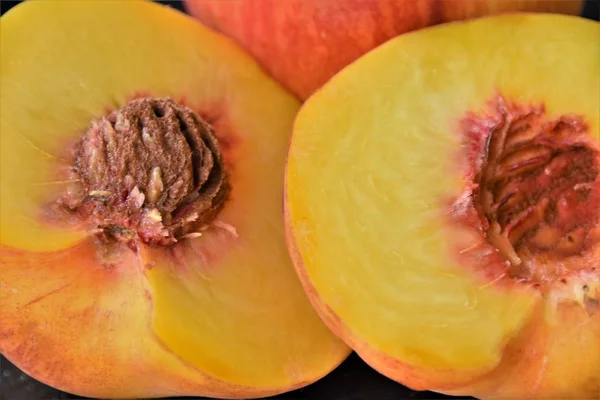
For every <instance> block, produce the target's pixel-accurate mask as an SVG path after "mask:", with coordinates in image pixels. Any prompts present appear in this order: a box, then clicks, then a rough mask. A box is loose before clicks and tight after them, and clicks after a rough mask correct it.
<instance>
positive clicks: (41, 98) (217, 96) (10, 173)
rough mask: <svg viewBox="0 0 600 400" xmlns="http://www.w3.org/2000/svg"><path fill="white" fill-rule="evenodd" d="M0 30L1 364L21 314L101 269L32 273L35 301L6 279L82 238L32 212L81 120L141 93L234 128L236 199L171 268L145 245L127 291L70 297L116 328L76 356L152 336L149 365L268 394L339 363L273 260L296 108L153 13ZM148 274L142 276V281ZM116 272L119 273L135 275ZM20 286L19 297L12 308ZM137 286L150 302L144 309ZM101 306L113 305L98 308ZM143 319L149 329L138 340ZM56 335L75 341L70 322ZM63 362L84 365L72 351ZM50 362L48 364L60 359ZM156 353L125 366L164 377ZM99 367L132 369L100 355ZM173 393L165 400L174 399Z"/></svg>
mask: <svg viewBox="0 0 600 400" xmlns="http://www.w3.org/2000/svg"><path fill="white" fill-rule="evenodd" d="M1 34H2V49H1V50H2V59H1V82H0V83H1V86H2V94H1V99H0V108H1V109H2V114H1V122H0V124H1V125H0V129H1V136H0V140H1V142H0V150H1V160H2V162H1V168H0V173H1V181H2V186H1V191H0V207H1V208H0V211H1V213H0V226H1V243H2V245H3V246H4V248H5V249H9V248H11V249H15V250H16V251H17V252H20V253H19V254H21V255H20V256H18V257H21V258H17V259H15V258H12V257H13V256H12V255H9V253H8V250H6V251H5V252H4V253H2V257H3V260H6V263H4V261H3V263H4V265H3V267H2V268H3V271H2V272H3V273H2V274H1V276H0V279H2V281H1V282H2V287H3V288H8V287H10V288H11V290H10V291H8V290H2V296H3V299H2V301H3V303H4V305H5V306H3V307H2V313H1V314H2V321H3V324H6V325H5V326H4V328H5V329H12V331H11V332H16V331H17V330H19V331H21V332H22V334H23V336H21V337H18V338H15V337H14V336H13V337H12V338H11V339H10V343H9V342H4V343H3V342H2V341H1V340H0V344H1V345H2V346H1V347H0V348H2V349H3V351H4V350H6V349H7V348H8V347H9V346H10V347H11V349H12V350H11V351H10V354H8V355H9V356H10V357H11V358H12V359H14V360H15V361H16V362H17V364H18V362H19V357H22V355H21V354H18V350H16V348H17V347H18V344H19V343H18V341H19V340H21V341H27V340H30V339H28V338H27V337H26V336H25V334H27V331H26V330H23V329H24V327H23V326H21V325H20V324H21V323H24V322H23V321H27V320H29V319H30V318H29V317H31V316H32V315H33V314H30V315H29V317H28V316H27V315H28V314H27V311H22V310H21V309H20V307H22V306H23V304H22V303H27V301H29V300H31V299H34V298H36V296H38V295H42V294H44V293H48V292H52V291H53V290H55V289H59V288H62V286H63V285H65V284H67V283H68V282H71V281H72V280H73V278H74V277H75V276H78V274H84V275H85V274H86V271H89V270H94V269H96V268H97V266H96V265H95V263H96V258H95V256H94V254H93V253H92V252H90V254H89V260H87V261H85V262H83V264H82V265H80V266H77V265H75V266H71V267H70V269H69V271H70V272H69V274H70V275H69V276H66V275H65V276H64V277H58V276H57V277H56V279H55V280H52V279H51V276H54V275H53V274H54V272H52V273H50V274H49V275H48V274H47V272H48V271H46V270H44V271H40V277H42V276H43V277H45V278H44V279H47V280H48V282H54V286H53V285H46V284H45V285H43V288H40V289H39V290H38V289H36V288H35V287H32V286H31V285H29V283H28V282H26V280H27V278H25V277H23V274H20V273H19V271H18V270H19V268H21V267H20V266H19V263H20V262H21V263H22V264H23V265H27V267H28V269H27V271H28V274H31V273H35V269H34V270H33V271H31V268H30V267H31V265H30V264H29V262H28V261H27V260H28V258H27V252H49V254H51V253H53V252H55V251H59V250H64V249H68V248H70V247H71V246H75V245H76V244H77V243H79V242H81V241H82V240H83V238H85V237H86V235H87V232H85V231H81V230H80V231H73V230H61V229H58V228H56V227H51V226H49V225H47V224H45V223H44V222H43V221H42V219H41V218H40V213H41V207H40V204H42V203H43V202H47V201H51V200H52V199H53V198H54V197H55V196H56V194H57V193H59V192H60V191H61V190H65V189H66V188H67V185H68V184H69V182H62V181H60V180H57V179H56V178H55V175H56V171H57V170H59V167H60V166H62V165H65V166H66V165H68V164H66V163H65V161H64V160H65V159H66V158H67V157H68V154H66V152H65V146H67V145H70V144H72V143H73V142H74V141H75V140H76V139H77V138H78V137H79V136H80V135H81V134H82V133H83V132H85V129H86V128H87V126H88V124H89V122H90V119H91V118H93V117H98V116H101V115H104V114H105V113H106V110H107V108H113V109H114V108H118V107H120V106H122V105H123V104H124V103H125V102H126V101H127V99H128V98H130V96H132V95H134V94H136V93H141V94H151V95H153V96H171V97H173V98H174V99H175V100H179V99H182V98H183V99H185V102H186V104H188V105H190V106H191V107H193V108H194V109H197V110H205V111H206V112H207V113H209V114H216V116H217V117H218V122H217V123H216V125H215V129H216V130H217V135H219V129H223V130H224V131H226V132H235V135H236V139H237V140H236V141H235V143H233V145H232V150H231V152H230V153H228V155H227V157H228V162H231V164H232V165H233V169H232V170H231V171H230V172H231V183H232V185H233V192H232V200H231V201H230V202H229V203H228V204H227V206H226V208H225V210H224V211H223V213H222V214H221V215H220V216H219V219H218V221H217V224H216V225H215V226H212V227H211V228H210V229H209V230H208V231H206V232H204V233H203V235H202V236H200V237H198V238H195V239H192V240H189V241H187V243H185V244H184V245H182V246H180V247H178V248H177V249H178V250H177V251H179V250H181V251H180V253H181V254H182V255H181V256H180V257H179V258H178V260H179V261H178V262H177V263H176V262H175V261H174V259H175V257H174V256H173V253H170V252H169V251H156V250H149V249H144V250H143V251H141V252H140V255H139V260H138V261H140V262H139V263H138V264H139V265H136V263H133V264H131V263H125V264H127V265H126V268H137V270H136V271H134V273H135V274H136V275H135V276H136V277H137V278H136V279H135V282H137V283H136V284H135V285H133V284H132V285H131V286H130V287H129V289H130V291H131V292H128V291H127V290H126V288H125V287H124V286H123V284H122V283H123V282H125V281H124V280H123V279H125V278H121V277H120V273H117V274H115V275H112V277H111V278H110V279H107V280H104V281H103V280H100V281H99V285H101V287H100V288H99V289H98V290H94V291H93V292H90V295H89V296H84V297H82V298H81V300H80V301H81V302H82V304H81V306H82V307H84V308H85V307H98V314H99V315H103V313H105V314H106V313H108V314H110V315H112V316H110V315H109V316H110V318H111V321H112V323H113V324H114V326H113V325H111V326H112V328H113V331H111V332H108V331H101V330H100V329H99V330H98V332H93V330H92V332H90V333H89V334H86V336H85V338H86V339H89V340H92V339H93V340H94V341H95V345H94V347H93V348H87V347H86V349H87V351H92V352H93V351H94V349H112V350H111V351H119V346H121V347H123V348H126V347H127V346H130V347H131V348H135V349H137V351H136V352H133V351H132V353H136V354H137V353H140V354H141V353H143V349H144V348H143V346H144V343H145V339H143V338H145V335H156V338H158V340H159V342H160V343H161V344H162V345H164V348H162V349H159V348H158V347H157V346H155V347H152V350H151V352H150V353H149V354H158V353H161V352H162V353H161V356H160V357H166V358H164V360H166V359H169V360H171V361H170V362H174V361H173V360H175V359H178V361H177V362H178V363H181V362H182V361H183V362H184V363H187V364H188V365H189V366H190V367H191V368H195V369H197V370H200V371H202V372H204V373H206V374H207V375H208V376H211V377H213V378H216V379H219V380H221V381H223V382H225V383H231V384H233V385H241V386H248V387H253V388H258V389H260V390H263V389H264V390H275V391H277V390H282V389H285V388H289V387H293V386H298V385H302V384H304V383H306V382H309V381H312V380H315V379H317V378H318V377H320V376H322V375H324V374H326V373H327V372H329V371H330V370H331V369H332V368H334V367H335V366H336V365H337V364H339V363H340V362H341V361H342V360H343V359H344V358H345V357H346V356H347V354H348V352H349V350H348V348H347V347H346V346H345V345H344V344H343V342H342V341H341V340H339V339H337V338H335V337H334V336H333V335H332V334H331V333H330V332H329V331H328V330H327V328H326V327H325V325H324V324H323V323H322V322H321V320H320V319H319V318H318V317H317V315H316V313H315V312H314V310H313V309H312V307H311V306H310V304H309V302H308V300H307V298H306V296H305V294H304V292H303V291H302V288H301V285H300V283H299V281H298V279H297V276H296V275H295V273H294V271H293V267H292V265H291V262H290V260H289V257H288V255H287V252H286V249H285V243H284V235H283V223H282V216H281V203H282V187H283V167H284V157H285V150H286V146H287V141H288V137H289V134H290V132H291V126H292V120H293V117H294V115H295V112H296V111H297V109H298V103H297V102H296V100H295V99H293V97H292V96H290V95H288V94H286V93H284V92H283V90H282V89H281V88H280V87H279V86H278V85H276V83H274V82H273V81H272V80H270V79H269V78H267V77H266V76H265V74H264V73H263V72H262V71H261V70H260V69H259V67H258V66H257V65H256V64H255V63H254V62H253V61H252V60H251V59H250V58H249V57H247V56H246V55H244V54H242V53H241V52H240V50H239V48H238V47H236V46H234V45H233V44H232V43H231V42H230V41H226V40H225V39H223V38H221V37H219V36H217V35H215V34H214V33H212V32H210V31H208V30H207V29H205V28H203V27H201V26H200V25H199V24H197V23H195V22H194V21H192V20H191V19H189V18H187V17H184V16H182V15H181V14H180V13H178V12H176V11H169V10H165V8H164V7H162V6H159V5H157V4H152V3H150V2H138V1H126V2H114V1H94V2H91V1H90V2H87V1H75V2H67V1H44V2H34V3H30V4H27V3H26V4H23V5H21V6H19V7H17V8H16V9H14V10H12V11H11V12H10V13H9V14H7V15H6V16H4V17H3V18H2V31H1ZM213 245H214V246H216V248H215V249H214V250H215V251H218V256H217V257H213V258H211V259H210V260H209V259H207V257H206V254H205V253H206V252H204V253H203V251H204V250H205V249H209V250H210V249H211V246H213ZM200 249H204V250H200ZM213 253H214V252H213ZM11 254H13V253H11ZM78 259H82V260H85V257H80V258H78ZM19 260H22V261H19ZM145 262H150V264H151V265H152V268H151V269H142V266H144V265H146V264H145ZM86 263H88V264H86ZM40 268H41V267H40ZM48 268H50V269H52V268H53V267H48ZM121 275H123V276H127V277H131V271H129V270H128V271H127V272H126V273H123V274H121ZM63 278H64V279H63ZM146 278H147V279H146ZM31 279H36V278H29V280H31ZM127 279H130V278H127ZM140 282H142V283H140ZM21 288H26V290H27V291H28V293H29V294H28V295H27V296H25V295H23V297H19V296H20V295H19V294H18V293H19V290H20V289H21ZM61 290H62V289H61ZM145 290H148V291H149V293H150V299H149V300H147V301H141V299H142V298H144V296H145V293H144V292H145ZM97 296H99V297H97ZM107 296H108V297H109V298H110V301H98V299H99V298H107ZM111 296H114V297H111ZM26 297H27V300H24V299H25V298H26ZM132 298H134V299H135V301H132ZM22 300H24V301H22ZM44 301H46V300H45V296H44V297H43V298H42V299H41V300H40V301H39V302H36V305H35V307H38V306H40V307H44V304H45V303H44ZM58 303H60V302H57V301H54V300H52V301H50V302H49V303H47V304H48V306H47V308H46V310H45V311H44V312H40V313H39V314H36V315H38V316H37V317H35V318H33V321H34V322H35V323H36V324H43V323H45V322H44V321H43V320H42V319H43V318H44V315H46V317H47V318H48V319H52V320H54V321H60V319H61V318H66V317H67V314H66V312H67V311H66V310H62V309H61V308H60V307H65V306H64V305H61V306H60V307H58V306H56V307H54V305H56V304H58ZM61 304H62V303H61ZM119 304H128V307H127V308H123V307H121V308H120V307H119V306H118V305H119ZM53 307H54V308H53ZM131 307H133V311H132V310H131ZM25 310H26V309H25ZM19 312H23V313H25V314H22V315H24V316H23V318H21V317H17V315H21V314H19ZM37 312H38V311H36V313H37ZM121 314H122V315H121ZM126 315H127V316H134V315H135V316H136V320H135V321H137V322H135V323H132V324H131V325H130V326H128V322H127V320H128V318H129V317H127V318H126V317H125V316H126ZM144 320H146V323H145V324H146V325H147V327H151V329H146V328H144ZM46 323H48V322H46ZM53 323H54V322H53ZM11 324H12V325H11ZM9 325H10V326H9ZM62 329H66V330H67V331H68V332H71V333H74V332H76V330H77V329H78V326H77V320H75V321H73V322H71V323H70V324H69V325H68V326H63V328H62ZM86 331H87V330H86ZM29 334H31V335H32V336H31V337H37V336H35V335H40V338H39V339H40V342H41V341H42V339H43V341H44V342H45V343H55V344H56V343H59V342H60V337H55V336H53V335H52V332H51V331H48V330H40V329H38V328H32V332H30V333H29ZM94 335H96V336H94ZM0 336H1V335H0ZM88 336H90V337H88ZM6 340H8V339H6ZM82 340H83V339H82ZM115 343H118V346H114V344H115ZM109 344H110V345H109ZM73 348H77V349H79V347H78V346H73ZM98 351H102V350H98ZM74 352H75V353H77V354H75V356H77V355H79V356H80V357H82V358H83V354H84V350H83V348H82V349H81V350H77V351H74ZM168 352H172V355H168V356H167V354H168ZM66 354H69V353H68V351H67V353H66ZM46 356H48V357H50V358H49V360H47V361H51V360H52V357H60V354H46ZM69 356H72V355H69ZM173 356H175V357H174V358H173ZM152 357H154V356H147V357H141V358H140V359H138V360H137V361H136V362H154V363H155V366H159V365H165V368H168V367H167V366H166V365H167V363H166V361H164V360H163V361H160V357H159V356H156V359H154V360H152V359H151V358H152ZM71 358H77V357H71ZM100 358H103V359H104V360H105V361H106V360H107V359H114V360H115V362H119V363H127V362H128V360H127V358H126V357H117V356H114V357H113V355H111V354H101V357H100ZM144 358H146V360H145V361H144V360H143V359H144ZM80 362H85V361H84V360H81V361H80ZM181 365H182V364H179V368H181ZM122 367H123V368H125V367H126V365H124V366H122ZM96 372H98V371H96ZM90 373H91V374H94V372H90ZM183 375H185V374H182V377H183ZM200 381H202V379H200ZM107 385H109V383H107ZM146 385H149V384H146ZM241 386H240V387H241ZM136 387H137V386H136ZM125 390H126V389H123V391H125ZM157 390H158V389H157ZM162 390H163V391H164V390H166V389H164V388H163V389H162ZM169 390H173V392H168V391H167V392H165V393H167V394H169V393H177V391H178V390H179V391H184V389H183V388H177V387H175V388H170V389H169ZM185 390H190V389H187V388H186V389H185ZM161 393H163V392H161ZM248 393H249V392H248Z"/></svg>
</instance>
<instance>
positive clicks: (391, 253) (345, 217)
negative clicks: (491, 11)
mask: <svg viewBox="0 0 600 400" xmlns="http://www.w3.org/2000/svg"><path fill="white" fill-rule="evenodd" d="M599 44H600V29H599V25H598V24H597V23H595V22H592V21H587V20H583V19H575V18H573V17H564V16H551V15H537V16H536V15H526V14H523V15H507V16H502V17H497V18H493V19H488V18H485V19H480V20H474V21H471V22H468V23H456V24H452V25H448V26H443V27H439V28H432V29H427V30H423V31H420V32H416V33H414V34H407V35H403V36H401V37H398V38H396V39H394V40H392V41H390V42H388V43H387V44H384V45H383V46H381V47H380V48H378V49H375V50H374V51H372V52H371V53H370V54H368V55H367V56H365V57H363V58H362V59H361V60H359V61H357V62H356V63H354V64H352V65H350V66H349V67H347V68H346V69H345V70H343V71H342V72H341V73H340V74H338V75H337V76H335V77H334V78H333V79H332V80H331V81H330V82H329V83H328V84H327V85H326V86H325V87H324V88H323V89H321V90H320V91H319V92H317V93H316V94H315V95H314V96H313V97H312V98H311V99H309V100H308V101H307V103H305V105H304V106H303V108H302V109H301V111H300V113H299V115H298V116H297V119H296V123H295V127H294V134H293V137H292V142H291V147H290V151H289V158H288V160H289V161H288V170H287V175H286V179H287V182H286V185H287V186H286V187H287V193H286V196H287V199H288V202H287V207H288V210H289V214H290V216H291V223H292V227H293V231H294V237H295V241H296V245H297V247H298V250H299V252H300V254H301V255H302V259H301V261H302V263H303V267H304V268H305V270H306V274H307V276H308V278H309V279H310V283H311V284H312V285H313V286H314V287H315V289H316V292H317V293H318V295H319V301H320V302H321V304H322V305H323V306H324V307H328V308H330V309H331V310H332V312H333V313H335V314H336V315H337V317H339V318H340V319H341V322H342V323H343V324H344V325H345V326H346V327H347V328H348V330H349V331H350V332H352V334H353V335H355V336H356V339H357V340H361V341H363V342H365V343H367V344H368V345H369V346H371V347H372V348H374V349H375V350H377V351H381V352H382V353H383V354H386V355H388V356H390V357H392V358H393V359H397V360H400V361H401V362H403V363H408V364H410V365H414V366H417V367H426V368H440V369H450V370H453V371H461V370H462V371H469V370H473V371H482V372H483V371H486V370H490V369H491V368H493V367H494V366H495V365H496V364H497V363H498V362H499V360H500V358H501V356H502V349H503V346H504V344H505V343H506V341H507V340H508V339H510V338H511V337H513V336H514V335H516V334H517V333H518V331H519V330H520V329H521V327H522V326H523V325H524V323H525V322H526V321H527V320H528V318H529V317H530V316H531V313H532V310H533V306H534V304H535V303H536V301H537V295H536V294H535V293H534V292H529V291H528V290H526V289H520V288H519V287H518V286H515V287H514V288H513V289H512V290H510V291H507V290H503V289H502V288H500V287H497V286H496V285H494V284H493V283H490V284H485V283H482V282H481V281H479V280H478V279H477V278H476V276H475V275H476V274H475V271H472V270H469V268H468V267H466V266H461V265H460V264H459V263H458V261H457V259H456V257H455V254H452V253H451V250H450V249H453V245H454V244H455V243H456V242H455V240H456V238H457V236H459V234H460V232H458V231H456V230H455V231H450V230H449V228H448V225H447V220H446V219H445V218H444V217H445V214H444V212H445V210H444V209H443V208H442V205H443V204H444V201H446V200H451V199H455V198H456V197H457V196H458V195H459V194H460V193H461V192H462V191H463V190H464V189H465V182H464V181H463V177H462V176H459V175H460V174H455V173H452V171H457V166H458V164H457V158H456V157H457V155H458V154H460V152H459V150H460V148H459V147H460V140H461V137H460V131H459V122H460V119H461V118H463V117H465V116H466V113H467V112H468V111H487V110H488V102H489V101H490V100H492V99H494V98H495V96H496V95H497V94H498V93H500V94H502V95H503V96H505V97H506V98H508V99H511V100H513V101H516V102H519V103H522V104H529V103H532V104H534V105H537V104H540V103H543V104H545V105H546V110H547V112H548V115H549V116H556V115H560V114H573V113H575V114H579V115H583V116H585V118H586V120H587V122H588V123H589V126H590V134H591V135H592V137H593V138H595V139H598V138H599V124H600V115H599V112H598V110H600V98H599V93H600V80H599V79H598V77H599V76H600V45H599ZM298 188H301V189H298ZM432 379H434V377H432Z"/></svg>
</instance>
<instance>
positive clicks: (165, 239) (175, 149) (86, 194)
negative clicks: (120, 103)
mask: <svg viewBox="0 0 600 400" xmlns="http://www.w3.org/2000/svg"><path fill="white" fill-rule="evenodd" d="M72 174H73V175H74V176H73V178H74V179H75V180H77V181H78V182H79V185H78V190H74V191H73V190H71V191H70V192H69V193H67V194H65V195H64V196H63V197H62V198H61V199H60V200H59V204H60V206H61V207H62V208H63V209H65V210H67V212H69V213H71V214H72V215H76V216H77V217H78V218H80V219H81V220H82V221H83V222H84V224H86V225H87V227H88V228H89V229H90V230H93V231H95V232H98V233H101V234H102V235H104V236H105V237H107V238H110V239H114V240H117V241H121V242H134V241H136V240H141V241H142V242H144V243H147V244H152V245H169V244H173V243H175V242H177V241H178V240H179V239H181V238H182V237H186V236H189V235H193V234H194V233H197V232H196V231H197V230H198V229H201V228H202V227H203V226H205V225H207V224H208V223H210V222H211V221H212V220H213V219H214V218H215V217H216V215H217V214H218V213H219V212H220V211H221V209H222V208H223V206H224V203H225V201H226V200H227V197H228V194H229V191H230V187H229V185H228V181H227V176H226V173H225V170H224V165H223V160H222V156H221V152H220V149H219V144H218V141H217V139H216V137H215V136H214V134H213V132H212V128H211V127H210V126H209V125H208V124H207V123H206V122H205V121H203V120H202V119H201V118H200V117H199V116H197V115H196V114H195V113H194V112H193V111H192V110H191V109H189V108H187V107H185V106H182V105H179V104H177V103H175V102H173V101H172V100H170V99H157V98H150V97H148V98H141V99H136V100H132V101H130V102H129V103H128V104H126V105H125V106H124V107H122V108H121V109H119V110H117V111H115V112H113V113H111V114H110V115H108V116H107V117H103V118H100V119H99V120H97V121H93V122H92V124H91V127H90V128H89V129H88V131H87V132H86V133H85V135H83V137H82V138H81V139H80V140H79V142H78V143H77V145H76V147H75V154H74V161H73V166H72Z"/></svg>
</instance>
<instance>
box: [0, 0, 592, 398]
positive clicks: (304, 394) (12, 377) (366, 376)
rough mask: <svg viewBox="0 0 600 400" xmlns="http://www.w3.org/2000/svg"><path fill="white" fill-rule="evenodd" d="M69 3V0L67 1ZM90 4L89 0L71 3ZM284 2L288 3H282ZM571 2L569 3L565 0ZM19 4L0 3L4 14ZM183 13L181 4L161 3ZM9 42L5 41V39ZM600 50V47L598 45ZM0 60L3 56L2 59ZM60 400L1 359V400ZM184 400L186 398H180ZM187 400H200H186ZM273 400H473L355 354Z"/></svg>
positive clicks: (62, 395) (60, 395) (586, 12)
mask: <svg viewBox="0 0 600 400" xmlns="http://www.w3.org/2000/svg"><path fill="white" fill-rule="evenodd" d="M65 1H67V0H65ZM69 1H90V0H69ZM281 1H285V0H281ZM564 1H570V0H564ZM19 3H20V1H8V0H0V9H1V12H2V14H4V13H5V12H6V11H8V10H9V9H10V8H12V7H14V6H15V5H17V4H19ZM160 3H162V4H167V5H169V6H171V7H173V8H176V9H178V10H181V11H184V10H183V6H182V3H181V2H180V1H160ZM583 16H584V17H586V18H590V19H594V20H596V21H598V20H599V18H600V0H587V1H586V5H585V8H584V10H583ZM2 39H3V40H6V38H2ZM598 45H599V46H600V43H599V44H598ZM0 56H1V55H0ZM54 399H56V400H58V399H83V397H77V396H73V395H69V394H67V393H63V392H60V391H58V390H55V389H52V388H50V387H48V386H46V385H44V384H42V383H40V382H38V381H36V380H34V379H33V378H31V377H29V376H27V375H26V374H24V373H23V372H21V371H20V370H19V369H18V368H17V367H15V366H14V365H13V364H12V363H10V362H9V361H8V360H6V359H5V358H4V357H3V356H1V357H0V400H54ZM180 399H184V398H180ZM185 399H190V400H191V399H200V398H199V397H196V398H191V397H188V398H185ZM271 399H273V400H313V399H314V400H400V399H431V400H433V399H456V400H460V399H471V398H468V397H462V398H461V397H449V396H443V395H441V394H437V393H433V392H415V391H413V390H410V389H408V388H406V387H404V386H402V385H399V384H397V383H395V382H393V381H391V380H389V379H387V378H385V377H384V376H382V375H380V374H378V373H377V372H375V371H374V370H372V369H371V368H369V367H368V366H367V365H366V364H365V363H364V362H363V361H362V360H361V359H360V358H359V357H358V356H357V355H356V354H352V355H351V356H350V357H349V358H348V359H347V360H346V361H345V362H344V363H343V364H342V365H341V366H340V367H338V368H337V369H336V370H335V371H333V372H332V373H330V374H329V375H328V376H326V377H325V378H323V379H321V380H320V381H318V382H316V383H313V384H312V385H310V386H308V387H306V388H304V389H300V390H296V391H293V392H289V393H286V394H283V395H279V396H275V397H272V398H271Z"/></svg>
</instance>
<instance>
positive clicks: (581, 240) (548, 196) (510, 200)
mask: <svg viewBox="0 0 600 400" xmlns="http://www.w3.org/2000/svg"><path fill="white" fill-rule="evenodd" d="M588 129H589V128H588V126H587V125H586V124H585V122H584V120H583V118H581V117H579V116H571V115H562V116H558V117H550V116H547V115H546V110H545V108H544V106H543V105H539V106H531V105H529V106H522V105H517V104H512V103H508V102H506V101H505V100H504V99H503V98H502V97H501V96H498V97H497V98H495V99H494V100H493V101H492V102H491V107H490V111H489V112H487V113H480V114H475V113H469V114H468V115H467V116H466V117H465V118H464V119H462V120H461V122H460V131H461V134H462V138H463V150H464V153H462V154H460V155H459V159H460V160H461V161H462V163H461V164H462V165H463V166H464V165H465V161H466V170H465V168H463V169H462V174H463V176H465V182H467V185H466V187H465V191H464V192H463V194H462V195H461V196H460V197H459V198H457V199H453V200H452V201H450V202H449V204H448V205H447V207H448V208H447V210H448V216H449V222H450V225H453V226H455V227H460V228H462V232H468V233H467V234H466V235H468V239H465V238H464V237H461V238H459V239H458V241H457V248H456V249H455V250H456V257H457V258H458V261H459V262H460V263H461V265H468V266H470V267H472V268H474V269H475V270H476V271H478V272H479V273H481V274H483V277H484V279H485V280H486V281H498V282H503V281H506V282H510V281H514V280H516V281H521V282H527V283H530V284H533V285H537V286H539V284H542V286H543V285H544V284H545V283H547V282H552V281H554V280H558V279H564V277H567V276H569V275H570V274H573V273H576V272H577V271H581V270H589V269H590V268H593V266H592V264H593V263H594V257H595V256H594V254H596V253H595V251H596V249H597V246H600V238H599V237H598V229H599V228H598V226H599V225H600V147H599V145H598V143H596V142H594V141H593V140H592V138H591V136H590V135H589V132H588ZM595 262H596V263H597V261H595Z"/></svg>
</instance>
